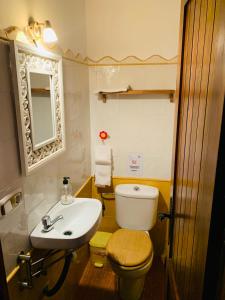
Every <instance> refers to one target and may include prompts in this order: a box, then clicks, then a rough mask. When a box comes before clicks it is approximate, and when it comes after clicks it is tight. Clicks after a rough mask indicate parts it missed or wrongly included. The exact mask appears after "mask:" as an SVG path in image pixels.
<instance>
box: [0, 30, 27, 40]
mask: <svg viewBox="0 0 225 300" xmlns="http://www.w3.org/2000/svg"><path fill="white" fill-rule="evenodd" d="M3 31H4V32H5V35H6V38H9V37H11V38H12V39H14V40H17V41H20V42H23V43H29V42H28V39H27V36H26V34H25V33H24V31H23V30H21V29H20V28H18V27H17V26H9V27H7V28H5V29H4V30H3Z"/></svg>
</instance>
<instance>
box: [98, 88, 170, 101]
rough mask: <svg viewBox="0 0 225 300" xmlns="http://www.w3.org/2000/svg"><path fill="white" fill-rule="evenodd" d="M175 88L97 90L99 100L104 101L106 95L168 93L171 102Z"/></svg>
mask: <svg viewBox="0 0 225 300" xmlns="http://www.w3.org/2000/svg"><path fill="white" fill-rule="evenodd" d="M174 93H175V90H132V89H128V90H127V91H118V92H99V95H100V97H101V100H102V101H103V102H104V103H105V102H106V100H107V97H108V96H110V95H111V96H112V95H118V96H126V95H168V96H169V98H170V102H173V96H174Z"/></svg>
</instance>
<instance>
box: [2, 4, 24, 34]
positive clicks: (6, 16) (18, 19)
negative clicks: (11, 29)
mask: <svg viewBox="0 0 225 300" xmlns="http://www.w3.org/2000/svg"><path fill="white" fill-rule="evenodd" d="M29 2H30V1H29V0H20V1H16V0H1V2H0V29H3V28H6V27H8V26H11V25H14V26H18V27H24V26H26V25H27V20H28V18H29Z"/></svg>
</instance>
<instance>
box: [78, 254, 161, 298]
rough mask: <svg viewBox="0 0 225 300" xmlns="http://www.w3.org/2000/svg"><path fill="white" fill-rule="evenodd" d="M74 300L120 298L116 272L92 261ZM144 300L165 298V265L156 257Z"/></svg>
mask: <svg viewBox="0 0 225 300" xmlns="http://www.w3.org/2000/svg"><path fill="white" fill-rule="evenodd" d="M73 299H74V300H119V297H118V295H117V293H116V278H115V274H114V273H113V272H112V271H111V270H110V269H104V268H103V269H99V268H95V267H94V266H93V265H92V264H91V263H90V262H89V263H88V264H87V266H86V268H85V271H84V273H83V275H82V277H81V279H80V281H79V284H78V286H77V288H76V291H75V295H74V298H73ZM142 300H164V266H163V264H162V262H161V261H160V259H159V258H155V259H154V261H153V264H152V267H151V269H150V271H149V273H148V275H147V278H146V281H145V287H144V292H143V296H142Z"/></svg>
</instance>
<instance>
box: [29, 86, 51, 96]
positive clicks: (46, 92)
mask: <svg viewBox="0 0 225 300" xmlns="http://www.w3.org/2000/svg"><path fill="white" fill-rule="evenodd" d="M31 93H32V94H35V95H38V96H44V97H49V96H50V89H48V88H46V89H44V88H31Z"/></svg>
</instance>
